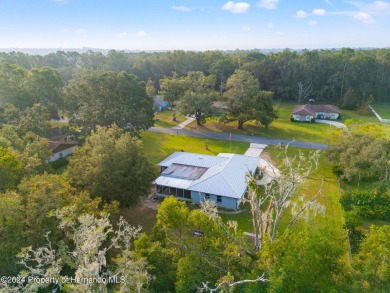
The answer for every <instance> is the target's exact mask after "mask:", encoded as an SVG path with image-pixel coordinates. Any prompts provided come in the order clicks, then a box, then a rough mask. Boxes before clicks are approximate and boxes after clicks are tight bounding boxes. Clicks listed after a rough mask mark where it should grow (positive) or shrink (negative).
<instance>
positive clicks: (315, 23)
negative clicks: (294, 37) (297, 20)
mask: <svg viewBox="0 0 390 293" xmlns="http://www.w3.org/2000/svg"><path fill="white" fill-rule="evenodd" d="M307 24H308V25H311V26H314V25H317V24H318V22H316V21H315V20H310V21H308V22H307Z"/></svg>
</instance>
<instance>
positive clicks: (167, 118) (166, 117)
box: [154, 110, 187, 128]
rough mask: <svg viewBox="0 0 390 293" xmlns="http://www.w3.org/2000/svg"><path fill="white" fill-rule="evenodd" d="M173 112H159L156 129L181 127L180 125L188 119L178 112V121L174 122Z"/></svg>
mask: <svg viewBox="0 0 390 293" xmlns="http://www.w3.org/2000/svg"><path fill="white" fill-rule="evenodd" d="M172 115H173V111H170V110H164V111H162V112H157V113H156V115H155V116H154V119H155V122H154V126H156V127H163V128H171V127H174V126H177V125H179V124H180V123H182V122H184V121H185V120H186V119H187V118H186V116H184V115H183V114H180V113H179V112H178V111H176V120H177V121H173V120H172V117H173V116H172ZM156 120H157V121H156Z"/></svg>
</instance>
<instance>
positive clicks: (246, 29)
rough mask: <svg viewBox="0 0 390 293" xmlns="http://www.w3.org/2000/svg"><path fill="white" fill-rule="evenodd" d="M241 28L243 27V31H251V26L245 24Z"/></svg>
mask: <svg viewBox="0 0 390 293" xmlns="http://www.w3.org/2000/svg"><path fill="white" fill-rule="evenodd" d="M241 29H242V31H243V32H249V31H251V28H250V27H249V26H245V25H244V26H242V28H241Z"/></svg>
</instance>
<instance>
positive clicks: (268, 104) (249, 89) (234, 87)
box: [225, 69, 278, 129]
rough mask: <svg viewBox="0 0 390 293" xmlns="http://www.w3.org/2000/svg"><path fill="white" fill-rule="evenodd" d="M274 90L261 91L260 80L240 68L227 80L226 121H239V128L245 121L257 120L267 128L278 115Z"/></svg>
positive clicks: (241, 127)
mask: <svg viewBox="0 0 390 293" xmlns="http://www.w3.org/2000/svg"><path fill="white" fill-rule="evenodd" d="M272 95H273V93H272V92H267V91H261V90H260V85H259V81H258V80H257V79H255V78H254V77H253V75H252V74H251V73H250V72H248V71H245V70H241V69H238V70H236V71H235V72H234V74H233V75H231V76H230V77H229V79H228V81H227V91H226V93H225V97H226V99H227V105H228V112H227V115H226V118H225V120H226V121H237V122H238V126H237V128H238V129H243V127H244V123H245V122H247V121H250V120H256V122H257V123H259V124H262V125H264V126H265V127H266V128H267V127H268V126H269V125H270V124H271V122H272V121H273V120H275V119H276V118H277V117H278V116H277V113H276V111H275V110H274V108H273V105H272Z"/></svg>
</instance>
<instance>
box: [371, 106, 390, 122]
mask: <svg viewBox="0 0 390 293" xmlns="http://www.w3.org/2000/svg"><path fill="white" fill-rule="evenodd" d="M371 107H373V108H374V110H375V111H376V112H377V113H378V114H379V116H381V117H382V118H383V119H390V104H373V105H371Z"/></svg>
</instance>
